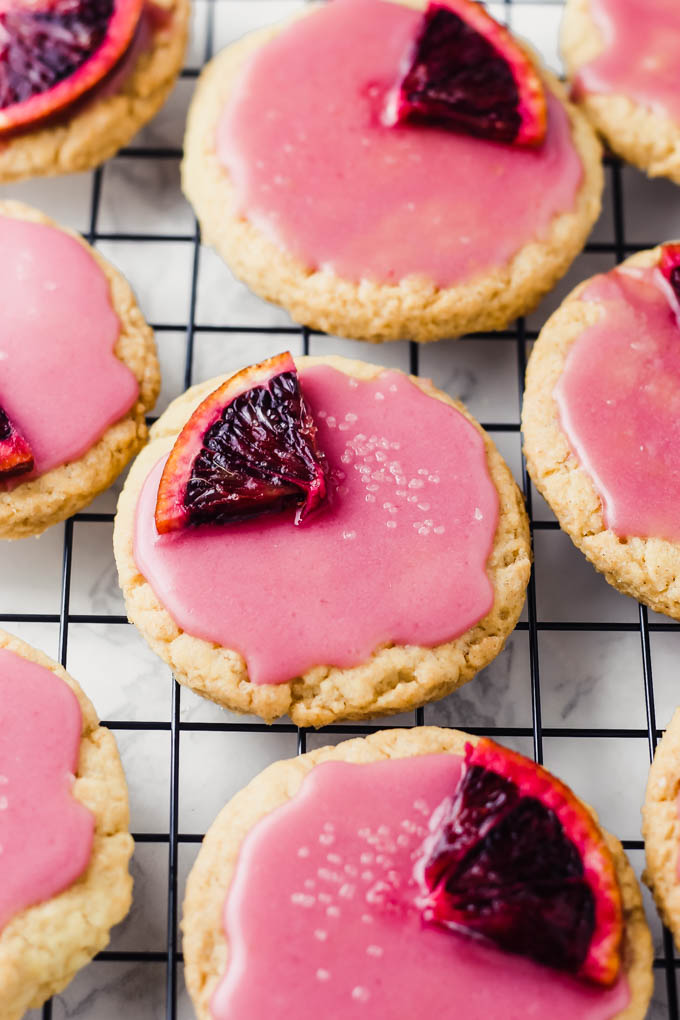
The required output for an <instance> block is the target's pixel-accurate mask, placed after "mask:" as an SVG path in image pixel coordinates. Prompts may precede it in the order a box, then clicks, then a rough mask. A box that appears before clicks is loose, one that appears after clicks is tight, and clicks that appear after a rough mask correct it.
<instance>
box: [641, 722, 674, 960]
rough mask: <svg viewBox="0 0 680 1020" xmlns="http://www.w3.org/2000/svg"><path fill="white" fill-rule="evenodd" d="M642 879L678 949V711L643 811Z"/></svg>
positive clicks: (652, 770)
mask: <svg viewBox="0 0 680 1020" xmlns="http://www.w3.org/2000/svg"><path fill="white" fill-rule="evenodd" d="M642 835H643V836H644V839H645V858H646V863H647V867H646V869H645V873H644V875H643V879H644V881H645V883H646V884H647V885H648V886H649V888H650V889H651V891H652V893H653V895H654V899H655V901H656V905H657V908H658V910H659V913H660V914H661V918H662V920H663V923H664V924H666V925H668V927H669V928H670V930H671V931H672V933H673V937H674V939H675V944H676V945H677V946H680V709H676V711H675V713H674V714H673V718H672V719H671V721H670V722H669V724H668V727H667V729H666V732H665V733H664V735H663V737H662V738H661V740H660V741H659V744H658V746H657V748H656V753H655V755H654V761H653V762H652V767H651V768H650V770H649V779H648V781H647V791H646V793H645V803H644V805H643V808H642Z"/></svg>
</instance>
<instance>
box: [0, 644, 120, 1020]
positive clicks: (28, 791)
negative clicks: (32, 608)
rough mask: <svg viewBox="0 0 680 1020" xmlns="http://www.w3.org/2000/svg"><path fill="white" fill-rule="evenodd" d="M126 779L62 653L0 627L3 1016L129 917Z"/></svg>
mask: <svg viewBox="0 0 680 1020" xmlns="http://www.w3.org/2000/svg"><path fill="white" fill-rule="evenodd" d="M132 850H133V843H132V839H131V837H130V835H129V833H128V801H127V787H126V785H125V777H124V775H123V770H122V768H121V764H120V759H119V757H118V751H117V748H116V744H115V741H114V739H113V736H112V735H111V733H110V732H109V731H108V730H106V729H103V728H102V727H101V726H99V723H98V721H97V716H96V714H95V711H94V709H93V708H92V705H91V704H90V702H89V701H88V699H87V698H86V697H85V695H84V694H83V692H82V691H81V690H80V688H79V687H78V685H77V684H76V683H75V681H74V680H72V679H71V677H70V676H69V675H68V673H66V672H65V670H63V669H62V668H61V666H58V665H57V663H56V662H53V661H52V660H51V659H48V658H47V656H45V655H43V654H42V653H41V652H38V651H36V650H35V649H33V648H31V647H30V646H29V645H27V644H25V643H24V642H23V641H19V640H18V639H17V638H14V637H12V636H11V635H9V634H6V633H5V632H4V631H0V854H1V855H2V856H1V860H2V876H3V881H2V884H1V885H0V1020H20V1018H21V1017H22V1016H23V1015H24V1013H25V1012H26V1010H27V1009H31V1008H37V1007H39V1006H40V1005H41V1004H42V1003H43V1002H44V1001H45V1000H46V999H48V998H50V996H52V995H54V994H56V993H57V992H59V991H61V990H62V989H63V988H64V987H65V986H66V985H67V984H68V983H69V981H70V980H71V979H72V978H73V977H74V976H75V974H76V973H77V972H78V971H79V970H80V969H81V968H82V967H84V966H85V964H87V963H89V961H90V960H91V959H92V957H94V956H95V955H96V953H98V952H99V951H100V950H101V949H103V948H104V947H105V946H106V945H107V943H108V941H109V931H110V929H111V928H112V927H113V925H114V924H117V923H118V922H119V921H121V920H122V919H123V917H124V916H125V915H126V913H127V911H128V909H129V907H130V901H131V891H132V880H131V878H130V875H129V873H128V861H129V859H130V857H131V855H132Z"/></svg>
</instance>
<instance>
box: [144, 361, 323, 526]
mask: <svg viewBox="0 0 680 1020" xmlns="http://www.w3.org/2000/svg"><path fill="white" fill-rule="evenodd" d="M326 495H327V485H326V460H325V457H324V455H323V454H322V453H321V451H320V450H319V449H318V446H317V442H316V426H315V424H314V421H313V419H312V416H311V414H310V413H309V410H308V408H307V405H306V404H305V400H304V397H303V395H302V393H301V391H300V385H299V380H298V374H297V369H296V367H295V362H294V361H293V359H292V357H291V355H290V354H289V353H285V354H280V355H277V356H276V357H273V358H269V359H268V360H267V361H263V362H262V363H261V364H259V365H253V366H251V367H250V368H246V369H244V370H243V371H242V372H239V373H238V374H237V375H235V376H233V377H232V378H231V379H228V380H227V381H226V382H225V383H223V384H222V386H220V387H218V389H216V390H215V391H214V392H213V393H211V394H210V396H208V397H207V398H206V399H205V400H204V401H203V403H202V404H200V405H199V407H198V408H197V409H196V411H194V413H193V415H192V416H191V418H190V419H189V421H188V422H187V424H186V425H185V426H184V428H183V429H182V432H181V433H180V435H179V436H178V437H177V441H176V442H175V445H174V447H173V449H172V451H171V453H170V456H169V457H168V460H167V462H166V465H165V468H164V470H163V474H162V477H161V481H160V485H159V488H158V499H157V502H156V512H155V519H156V529H157V530H158V532H159V533H160V534H165V533H167V532H170V531H177V530H181V529H182V528H185V527H188V526H190V525H196V524H210V523H212V524H218V523H224V522H226V521H229V520H233V519H243V518H246V517H251V516H253V515H255V514H261V513H265V512H271V511H276V510H282V509H284V508H286V507H289V506H295V507H296V508H297V509H296V514H295V523H296V524H299V523H300V522H301V521H302V520H304V519H305V518H306V517H307V516H308V514H310V513H311V512H312V511H314V510H316V509H317V508H318V507H319V506H320V505H321V503H322V502H323V501H324V500H325V498H326Z"/></svg>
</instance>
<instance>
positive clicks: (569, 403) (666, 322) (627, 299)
mask: <svg viewBox="0 0 680 1020" xmlns="http://www.w3.org/2000/svg"><path fill="white" fill-rule="evenodd" d="M664 287H665V281H663V279H662V277H661V275H660V274H659V273H658V272H657V271H656V270H654V269H637V270H631V269H628V270H622V269H618V270H614V271H613V272H611V273H607V274H606V275H603V276H597V277H595V279H594V280H593V281H592V282H591V283H590V284H589V285H588V286H587V288H586V289H585V290H584V291H583V293H582V294H581V300H583V301H596V302H598V304H601V305H602V309H603V314H602V316H601V318H600V319H599V320H598V322H597V323H596V324H595V325H593V326H591V327H589V328H588V329H586V330H584V332H583V333H582V334H581V336H580V337H579V338H578V339H577V340H576V341H575V343H574V344H573V345H572V347H571V349H570V351H569V354H568V356H567V359H566V363H565V367H564V371H563V373H562V376H561V378H560V380H559V382H558V384H557V386H556V387H555V393H554V396H555V400H556V401H557V406H558V409H559V414H560V419H561V423H562V427H563V429H564V431H565V433H566V435H567V438H568V440H569V443H570V445H571V447H572V450H573V451H574V453H575V454H576V456H577V457H578V459H579V461H580V462H581V464H582V465H583V468H584V469H585V471H587V472H588V474H589V475H590V477H591V479H592V481H593V485H594V486H595V488H596V490H597V492H598V494H599V495H600V498H601V499H602V504H603V508H604V519H605V523H606V525H607V527H608V528H610V529H611V530H612V531H613V532H615V534H617V535H619V536H621V537H628V536H637V537H641V538H650V537H652V538H653V537H657V538H665V539H668V540H669V541H673V542H678V541H680V518H679V517H678V505H679V502H678V501H679V500H680V330H679V327H678V319H677V317H676V312H675V310H674V309H673V307H672V306H671V303H670V301H669V298H668V296H667V293H666V291H665V289H664Z"/></svg>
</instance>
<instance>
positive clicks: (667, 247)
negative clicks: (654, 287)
mask: <svg viewBox="0 0 680 1020" xmlns="http://www.w3.org/2000/svg"><path fill="white" fill-rule="evenodd" d="M659 269H660V270H661V275H662V276H663V277H664V279H665V280H667V281H668V283H669V284H670V285H671V289H672V290H673V293H674V294H675V297H676V298H677V300H678V302H680V244H664V245H663V246H662V248H661V260H660V262H659Z"/></svg>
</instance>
